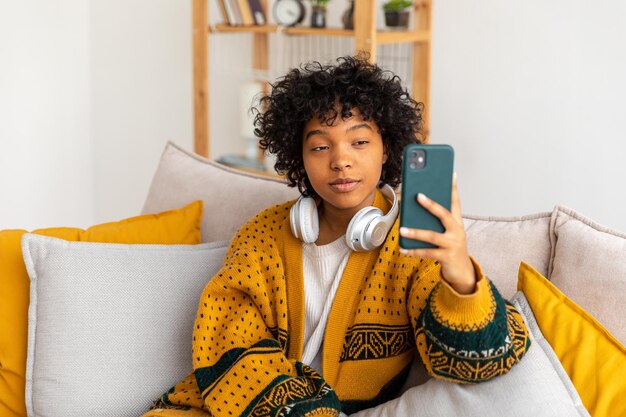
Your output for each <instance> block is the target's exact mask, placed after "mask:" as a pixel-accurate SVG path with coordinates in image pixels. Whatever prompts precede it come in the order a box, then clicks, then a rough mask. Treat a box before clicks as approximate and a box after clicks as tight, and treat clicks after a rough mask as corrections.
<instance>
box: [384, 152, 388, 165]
mask: <svg viewBox="0 0 626 417" xmlns="http://www.w3.org/2000/svg"><path fill="white" fill-rule="evenodd" d="M388 158H389V156H388V155H387V150H386V149H385V150H383V165H385V163H386V162H387V159H388Z"/></svg>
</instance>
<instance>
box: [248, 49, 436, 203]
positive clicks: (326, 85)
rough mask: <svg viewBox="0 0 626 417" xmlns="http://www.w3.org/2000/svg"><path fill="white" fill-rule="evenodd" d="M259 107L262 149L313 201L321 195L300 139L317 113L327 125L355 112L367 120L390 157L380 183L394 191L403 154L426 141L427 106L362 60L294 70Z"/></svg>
mask: <svg viewBox="0 0 626 417" xmlns="http://www.w3.org/2000/svg"><path fill="white" fill-rule="evenodd" d="M259 107H260V108H261V109H262V111H260V110H259V109H258V108H256V107H255V108H253V109H252V111H253V113H255V114H256V115H255V118H254V125H255V130H254V133H255V135H256V136H257V137H258V138H259V139H260V140H259V144H260V147H261V149H263V150H264V151H269V153H271V154H274V155H276V163H275V165H274V169H275V170H276V172H278V173H279V174H281V175H285V176H286V178H287V179H288V181H289V186H290V187H295V186H297V187H298V189H299V190H300V192H301V193H302V194H304V195H307V196H311V197H316V196H317V194H316V192H315V190H314V189H313V187H312V186H311V183H310V181H309V179H308V177H307V174H306V171H305V169H304V162H303V159H302V141H303V137H302V135H303V129H304V125H305V124H306V123H307V122H308V121H309V120H310V119H311V118H312V117H314V115H316V114H317V115H318V117H319V120H320V123H326V124H327V125H328V126H331V125H332V124H333V123H334V122H335V120H336V118H337V117H341V118H342V119H344V120H345V119H347V118H349V117H351V116H352V113H351V111H350V110H351V109H353V108H356V109H358V110H359V111H360V113H361V116H362V117H363V119H364V120H373V121H374V122H375V123H376V124H377V125H378V128H379V129H380V131H379V133H380V135H381V137H382V139H383V146H384V149H385V151H386V153H387V155H388V159H387V162H386V163H385V164H384V165H383V169H382V174H381V178H380V180H381V181H382V182H383V183H386V184H389V185H391V186H392V187H394V188H395V187H397V186H398V184H400V180H401V173H402V150H403V149H404V147H405V146H406V145H407V144H410V143H415V142H422V140H421V138H422V132H421V128H422V111H423V108H424V105H423V104H422V103H419V102H417V101H415V100H413V99H412V98H411V97H410V95H409V93H408V91H407V90H406V89H405V88H403V87H402V84H401V80H400V78H399V77H398V76H397V75H395V74H393V73H392V72H390V71H385V70H383V69H381V68H380V67H379V66H377V65H375V64H372V63H370V62H369V61H368V60H367V57H366V56H363V55H359V56H346V57H340V58H338V59H337V64H336V65H322V64H320V63H319V62H317V61H313V62H310V63H307V64H304V65H302V66H301V67H300V68H299V69H298V68H294V69H292V70H290V71H289V72H288V73H287V75H285V76H284V77H281V78H279V79H278V80H277V82H276V83H275V84H272V91H271V93H270V94H268V95H266V96H263V97H262V98H261V99H260V105H259Z"/></svg>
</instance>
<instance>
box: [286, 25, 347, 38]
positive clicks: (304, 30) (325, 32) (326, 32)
mask: <svg viewBox="0 0 626 417" xmlns="http://www.w3.org/2000/svg"><path fill="white" fill-rule="evenodd" d="M283 31H284V32H285V33H287V34H289V35H316V36H354V31H353V30H346V29H341V28H309V27H304V26H298V27H290V28H284V29H283Z"/></svg>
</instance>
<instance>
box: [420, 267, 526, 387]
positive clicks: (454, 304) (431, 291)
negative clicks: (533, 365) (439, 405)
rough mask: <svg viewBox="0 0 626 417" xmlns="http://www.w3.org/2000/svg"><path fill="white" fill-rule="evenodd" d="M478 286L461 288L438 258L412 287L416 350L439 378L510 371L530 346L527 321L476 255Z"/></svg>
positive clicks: (481, 377) (480, 377)
mask: <svg viewBox="0 0 626 417" xmlns="http://www.w3.org/2000/svg"><path fill="white" fill-rule="evenodd" d="M472 263H473V264H474V269H475V271H476V277H477V284H476V290H475V291H474V293H472V294H468V295H462V294H459V293H457V292H456V291H455V290H454V289H453V288H452V287H451V286H450V285H449V284H448V283H447V282H446V281H444V280H443V279H442V278H441V268H440V266H439V264H438V263H436V264H435V267H433V268H430V269H429V270H428V271H427V272H426V273H425V274H423V275H421V276H418V277H417V279H416V281H415V283H414V284H413V286H412V287H411V291H410V293H409V300H408V304H409V312H410V314H411V316H412V317H411V320H412V322H413V324H414V332H415V341H416V345H417V350H418V352H419V354H420V356H421V357H422V360H423V362H424V365H425V366H426V369H427V370H428V372H429V373H430V374H431V375H432V376H434V377H437V378H441V379H447V380H451V381H455V382H460V383H477V382H482V381H486V380H489V379H491V378H493V377H495V376H498V375H501V374H504V373H506V372H508V370H509V369H511V367H513V365H515V364H516V363H517V362H519V361H520V360H521V358H522V356H523V355H524V353H525V352H526V351H527V350H528V348H529V346H530V339H529V337H528V333H527V330H526V325H525V324H524V321H523V319H522V317H521V315H520V314H519V313H518V312H517V311H516V310H515V308H514V307H513V306H512V305H511V304H510V303H509V302H507V301H506V300H504V299H503V298H502V296H501V295H500V293H499V292H498V290H497V289H496V287H495V286H494V285H493V284H492V283H491V281H489V279H487V277H485V276H484V275H483V273H482V270H481V268H480V266H479V265H478V264H477V263H476V262H475V261H474V260H473V259H472Z"/></svg>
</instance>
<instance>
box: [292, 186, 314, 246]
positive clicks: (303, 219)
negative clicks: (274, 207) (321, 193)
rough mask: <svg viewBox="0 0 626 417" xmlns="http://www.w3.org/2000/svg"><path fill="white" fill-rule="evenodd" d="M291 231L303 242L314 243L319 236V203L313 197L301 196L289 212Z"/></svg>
mask: <svg viewBox="0 0 626 417" xmlns="http://www.w3.org/2000/svg"><path fill="white" fill-rule="evenodd" d="M289 221H290V223H291V231H292V233H293V234H294V236H295V237H296V238H298V239H300V240H302V241H303V242H306V243H313V242H315V241H316V240H317V237H318V236H319V220H318V218H317V205H316V204H315V200H314V199H313V198H311V197H300V198H299V199H298V201H297V202H296V204H294V205H293V206H292V207H291V210H290V212H289Z"/></svg>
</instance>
